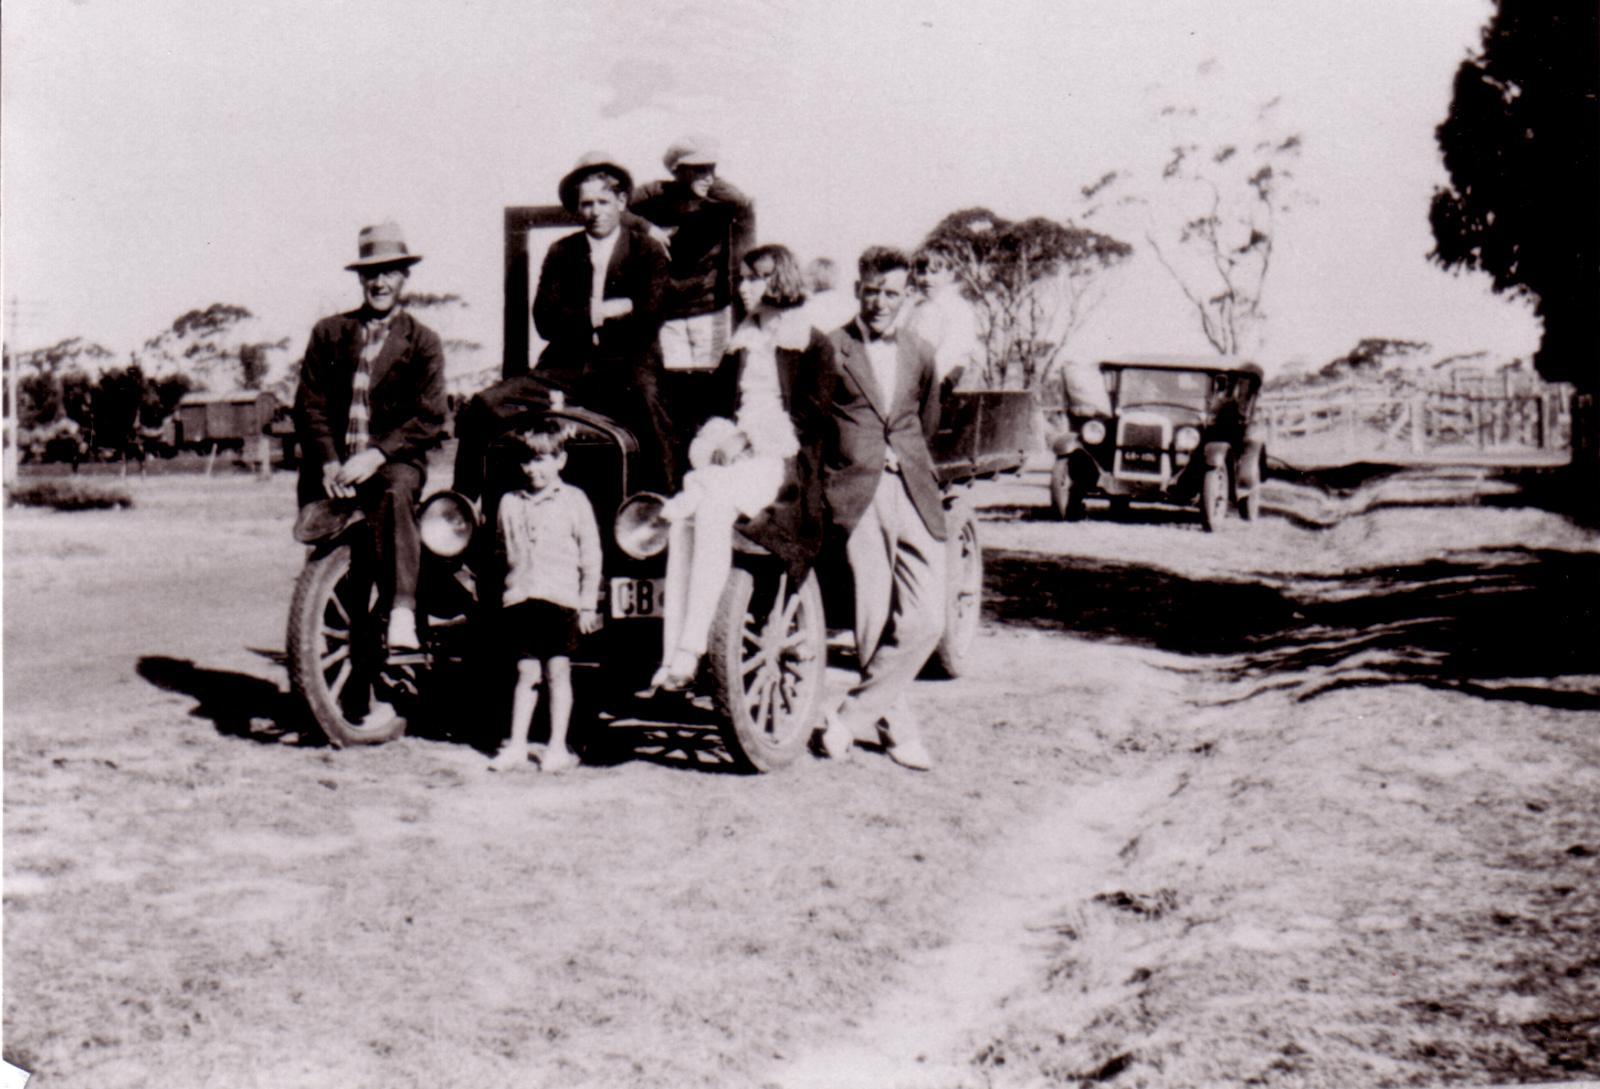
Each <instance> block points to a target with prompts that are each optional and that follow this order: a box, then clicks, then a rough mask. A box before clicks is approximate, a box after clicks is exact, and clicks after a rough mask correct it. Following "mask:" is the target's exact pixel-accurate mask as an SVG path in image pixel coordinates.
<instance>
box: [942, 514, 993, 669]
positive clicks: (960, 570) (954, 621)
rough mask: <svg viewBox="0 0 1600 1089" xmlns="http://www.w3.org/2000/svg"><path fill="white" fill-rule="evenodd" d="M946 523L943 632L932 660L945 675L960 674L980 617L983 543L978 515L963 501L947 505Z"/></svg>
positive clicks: (976, 634)
mask: <svg viewBox="0 0 1600 1089" xmlns="http://www.w3.org/2000/svg"><path fill="white" fill-rule="evenodd" d="M945 527H946V529H947V531H948V535H947V540H946V541H945V572H944V582H945V602H944V635H943V636H941V637H940V639H939V646H938V649H937V650H935V651H934V661H935V663H936V664H937V666H938V670H939V672H940V673H942V674H943V675H944V676H946V677H959V676H961V674H962V672H963V671H964V670H965V669H966V665H967V656H968V655H969V654H970V653H971V652H972V644H973V643H974V642H975V641H976V640H977V638H978V625H979V623H980V621H981V620H982V618H983V547H982V545H981V544H980V543H979V541H978V519H977V516H976V515H975V514H974V513H973V511H972V508H971V507H970V506H968V505H967V504H966V503H965V502H962V501H959V500H958V501H956V502H955V503H952V504H951V505H950V509H949V510H947V511H946V512H945Z"/></svg>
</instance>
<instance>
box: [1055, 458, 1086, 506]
mask: <svg viewBox="0 0 1600 1089" xmlns="http://www.w3.org/2000/svg"><path fill="white" fill-rule="evenodd" d="M1050 506H1051V508H1052V509H1053V510H1054V511H1055V512H1056V517H1057V518H1060V519H1062V520H1063V521H1067V522H1076V521H1077V520H1078V519H1080V518H1082V517H1083V496H1082V495H1076V494H1074V489H1073V486H1072V473H1071V472H1070V471H1069V467H1068V462H1067V459H1066V458H1056V463H1055V464H1054V465H1052V466H1051V467H1050Z"/></svg>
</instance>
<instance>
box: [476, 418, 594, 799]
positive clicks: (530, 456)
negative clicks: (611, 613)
mask: <svg viewBox="0 0 1600 1089" xmlns="http://www.w3.org/2000/svg"><path fill="white" fill-rule="evenodd" d="M515 441H517V442H518V443H520V445H521V448H522V455H521V456H522V471H523V473H524V474H525V475H526V477H527V481H528V484H527V487H526V488H524V489H523V490H521V491H516V492H512V493H510V494H508V495H506V496H505V497H504V498H503V499H501V501H500V513H499V516H498V523H499V524H498V528H499V533H500V543H501V547H502V548H503V549H504V550H505V555H506V589H505V596H504V599H503V601H504V605H505V608H504V610H503V611H502V613H501V617H502V621H503V623H504V633H505V634H504V640H505V646H507V647H509V648H510V649H511V651H512V652H513V653H514V654H515V655H516V658H517V687H516V690H515V691H514V693H513V695H512V701H511V736H510V737H509V738H508V739H507V740H506V743H505V744H504V745H503V746H502V747H501V749H500V751H499V752H498V753H497V754H496V755H495V758H494V761H493V764H492V765H491V766H492V767H493V768H495V769H496V770H500V771H509V770H511V769H513V768H520V767H523V766H524V765H526V764H527V761H528V728H529V726H530V725H532V723H533V712H534V709H535V708H536V707H537V706H538V702H539V684H540V681H541V679H542V680H543V682H544V685H545V691H546V692H547V693H549V696H550V745H549V747H548V748H547V749H546V750H545V753H544V756H543V758H541V759H540V761H539V767H540V769H541V770H543V771H552V772H554V771H564V770H566V769H567V768H571V767H575V766H576V765H577V763H578V758H577V756H576V755H575V754H574V753H573V752H572V750H571V749H569V748H568V747H567V723H568V720H569V719H570V718H571V717H572V661H571V656H572V652H573V651H574V650H575V649H577V643H578V634H579V633H580V632H582V633H583V634H586V635H587V634H588V633H590V632H593V631H595V630H597V629H598V628H599V627H600V614H599V613H598V612H597V611H596V605H597V603H598V601H599V595H600V530H599V527H598V526H597V525H596V524H595V520H594V508H592V507H591V506H590V505H589V500H588V498H587V497H586V496H585V495H584V494H583V492H582V491H581V490H580V489H578V488H574V487H571V486H569V485H567V484H565V483H563V482H562V480H561V470H562V469H564V468H565V467H566V464H567V452H566V432H565V430H564V428H563V427H562V425H561V424H560V423H558V422H557V421H554V420H545V421H542V422H541V423H539V424H536V425H535V426H534V427H533V428H531V429H530V430H528V431H525V432H523V433H521V434H520V435H518V436H517V437H516V440H515Z"/></svg>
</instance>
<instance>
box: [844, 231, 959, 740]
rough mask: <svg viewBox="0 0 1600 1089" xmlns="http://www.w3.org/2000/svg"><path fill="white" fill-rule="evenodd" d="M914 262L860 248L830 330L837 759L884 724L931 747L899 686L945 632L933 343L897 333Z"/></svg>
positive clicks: (888, 734)
mask: <svg viewBox="0 0 1600 1089" xmlns="http://www.w3.org/2000/svg"><path fill="white" fill-rule="evenodd" d="M910 266H911V262H910V261H909V259H908V258H907V257H906V255H905V254H903V253H901V252H900V251H898V250H892V249H887V248H885V247H878V246H875V247H873V248H871V249H869V250H867V251H866V252H865V253H863V254H862V255H861V259H860V262H859V265H858V271H859V280H858V282H857V284H856V297H857V300H858V304H859V308H860V310H859V313H858V314H857V316H856V318H855V320H853V321H852V322H850V323H849V324H847V325H845V326H843V327H841V328H839V329H836V330H834V331H833V332H831V333H829V334H828V339H829V342H830V344H831V346H832V348H833V353H832V355H833V358H832V360H831V362H830V364H829V373H828V375H827V376H826V380H825V382H826V387H828V388H829V389H830V391H831V395H832V396H831V409H830V412H831V424H832V426H831V427H830V428H829V434H827V435H826V436H825V440H824V441H825V446H824V451H823V466H822V482H823V489H824V492H825V494H826V496H827V504H828V509H829V513H830V516H831V518H832V520H833V523H834V525H836V526H838V527H839V528H840V529H842V530H844V531H845V532H847V533H848V534H849V538H848V543H847V546H846V551H847V554H848V556H849V560H850V570H851V573H852V574H853V575H854V578H855V602H856V609H855V630H856V653H857V655H858V658H859V660H860V669H861V680H860V682H859V683H858V684H856V685H855V686H854V687H853V688H852V689H851V690H850V693H849V695H848V696H846V698H845V700H844V702H843V703H842V704H841V705H840V706H839V707H838V708H837V709H836V710H834V711H830V712H829V713H828V715H827V718H826V723H825V728H824V731H823V735H822V745H823V748H824V750H825V751H826V752H827V754H828V755H829V756H831V757H834V758H836V759H839V758H843V757H844V756H846V755H847V754H848V753H849V752H850V749H851V746H852V745H853V744H854V742H855V740H856V739H857V738H866V737H870V736H871V735H872V732H873V731H874V730H881V731H882V734H883V737H884V740H885V742H886V744H887V748H888V753H889V756H890V758H891V759H893V760H894V761H895V762H896V763H898V764H901V765H902V766H904V767H908V768H914V769H916V770H919V771H925V770H927V769H928V768H929V767H930V766H931V764H932V757H931V755H930V754H929V752H928V749H927V746H926V744H925V743H924V742H923V738H922V730H921V727H920V724H919V723H918V721H917V719H916V717H915V715H914V714H913V713H912V712H911V710H910V708H909V707H908V706H907V702H906V698H905V697H906V692H907V690H908V689H909V688H910V686H911V683H912V681H914V680H915V679H916V676H917V673H918V672H920V671H921V669H922V667H923V665H924V663H926V662H927V660H928V656H929V655H930V654H931V653H932V652H933V649H934V647H936V646H937V645H938V643H939V638H940V636H941V635H942V634H943V631H944V581H945V545H944V540H945V524H944V502H943V497H942V496H941V494H940V491H939V481H938V479H937V477H936V476H935V473H934V466H933V457H932V455H931V454H930V453H929V450H928V440H929V439H931V438H932V437H933V433H934V431H935V429H936V428H937V427H938V425H939V409H940V393H941V390H940V386H939V381H938V378H937V376H936V372H935V367H934V353H933V349H932V348H931V347H930V346H929V345H928V344H927V343H926V342H924V341H922V340H921V339H919V338H918V337H917V336H916V335H915V334H913V333H908V332H901V331H897V324H898V323H897V319H898V318H899V317H900V311H901V309H902V307H903V306H904V305H905V303H906V301H907V296H908V293H909V290H910V287H909V282H908V281H909V279H910V272H911V268H910Z"/></svg>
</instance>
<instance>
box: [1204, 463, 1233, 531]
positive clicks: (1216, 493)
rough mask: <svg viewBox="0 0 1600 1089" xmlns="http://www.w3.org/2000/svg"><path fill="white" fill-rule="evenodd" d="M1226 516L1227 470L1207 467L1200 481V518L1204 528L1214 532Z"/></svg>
mask: <svg viewBox="0 0 1600 1089" xmlns="http://www.w3.org/2000/svg"><path fill="white" fill-rule="evenodd" d="M1227 517H1228V470H1227V469H1225V468H1223V467H1221V466H1218V467H1217V468H1215V469H1207V470H1206V475H1205V478H1204V479H1203V480H1202V481H1201V482H1200V520H1201V521H1202V522H1204V523H1205V527H1206V529H1208V530H1210V531H1211V532H1213V533H1215V532H1217V531H1218V530H1220V529H1221V528H1222V522H1223V519H1225V518H1227Z"/></svg>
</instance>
